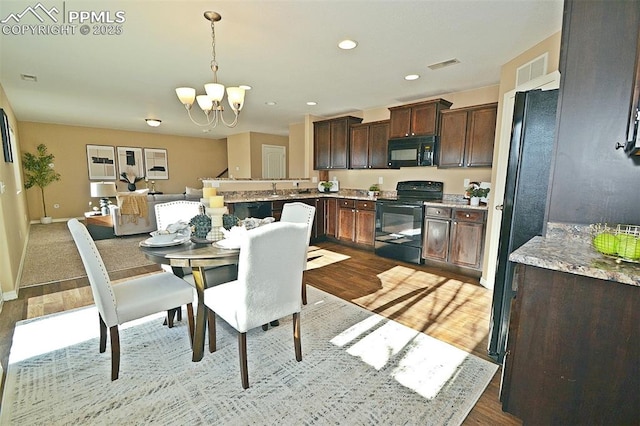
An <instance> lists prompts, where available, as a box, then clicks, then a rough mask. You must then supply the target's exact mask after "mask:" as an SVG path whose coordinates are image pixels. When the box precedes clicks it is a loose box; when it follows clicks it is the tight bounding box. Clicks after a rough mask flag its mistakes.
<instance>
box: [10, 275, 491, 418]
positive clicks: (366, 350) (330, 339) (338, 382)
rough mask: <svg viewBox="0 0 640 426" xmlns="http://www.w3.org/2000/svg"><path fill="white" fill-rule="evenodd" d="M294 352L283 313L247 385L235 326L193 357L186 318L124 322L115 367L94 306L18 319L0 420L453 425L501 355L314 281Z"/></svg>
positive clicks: (253, 339) (252, 337)
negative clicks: (404, 321)
mask: <svg viewBox="0 0 640 426" xmlns="http://www.w3.org/2000/svg"><path fill="white" fill-rule="evenodd" d="M308 299H309V304H308V305H306V306H304V307H303V311H302V349H303V358H302V362H296V361H295V356H294V350H293V341H292V324H291V318H285V319H281V320H280V326H279V327H270V328H269V330H268V331H267V332H263V331H262V329H260V328H257V329H254V330H252V331H250V332H249V333H248V336H247V341H248V352H249V355H248V359H249V382H250V388H249V389H247V390H243V389H242V386H241V383H240V373H239V366H238V349H237V340H236V334H235V331H234V330H232V329H231V328H230V327H229V326H227V325H226V323H224V321H222V320H220V321H217V334H218V339H217V340H218V351H217V352H215V353H209V352H208V351H207V350H205V357H204V359H203V360H202V361H201V362H199V363H193V362H191V354H190V349H189V339H188V336H187V327H186V325H185V324H184V323H181V324H179V325H178V326H176V327H174V328H173V329H168V328H166V327H163V326H162V320H161V318H160V317H159V316H153V317H147V318H146V319H144V320H143V321H138V322H135V323H131V324H130V326H129V327H127V328H124V327H121V332H120V339H121V354H122V355H121V368H120V378H119V379H118V380H116V381H115V382H111V381H110V380H109V378H110V374H109V372H110V355H109V349H107V352H106V353H105V354H99V353H98V339H97V332H98V326H97V313H96V311H95V307H89V308H81V309H77V310H75V311H70V312H66V313H62V314H56V315H51V316H47V317H42V318H38V319H33V320H25V321H22V322H20V323H18V325H17V326H16V330H15V334H14V338H13V346H12V348H11V355H10V359H9V367H8V371H7V379H6V384H5V392H4V396H3V400H2V409H1V411H0V424H11V425H33V424H46V425H67V424H68V425H77V424H83V425H84V424H105V425H106V424H137V425H141V424H221V425H250V424H251V425H253V424H261V425H262V424H264V425H281V424H307V425H327V424H332V425H336V424H348V425H371V424H381V425H382V424H385V425H388V424H420V425H458V424H461V423H462V421H463V420H464V418H465V417H466V416H467V414H468V413H469V411H470V410H471V408H472V407H473V406H474V404H475V403H476V402H477V400H478V398H479V397H480V395H481V394H482V392H483V391H484V389H485V388H486V386H487V384H488V383H489V381H490V380H491V378H492V377H493V375H494V374H495V372H496V371H497V366H496V365H494V364H492V363H490V362H488V361H485V360H482V359H480V358H478V357H476V356H474V355H470V354H468V353H466V352H464V351H461V350H459V349H457V348H455V347H453V346H451V345H449V344H446V343H443V342H441V341H439V340H436V339H433V338H431V337H429V336H427V335H425V334H422V333H419V332H417V331H414V330H412V329H410V328H407V327H405V326H403V325H400V324H398V323H396V322H394V321H392V320H388V319H385V318H384V317H381V316H379V315H376V314H372V313H371V312H368V311H366V310H364V309H361V308H359V307H357V306H355V305H353V304H350V303H348V302H345V301H343V300H341V299H339V298H336V297H334V296H332V295H329V294H327V293H324V292H322V291H320V290H317V289H314V288H312V287H309V288H308Z"/></svg>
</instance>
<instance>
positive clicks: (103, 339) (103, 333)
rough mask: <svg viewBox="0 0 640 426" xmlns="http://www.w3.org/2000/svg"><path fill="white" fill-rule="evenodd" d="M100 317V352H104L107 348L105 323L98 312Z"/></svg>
mask: <svg viewBox="0 0 640 426" xmlns="http://www.w3.org/2000/svg"><path fill="white" fill-rule="evenodd" d="M98 318H99V319H100V353H104V351H106V350H107V324H105V323H104V321H103V320H102V316H100V314H98Z"/></svg>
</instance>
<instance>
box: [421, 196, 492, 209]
mask: <svg viewBox="0 0 640 426" xmlns="http://www.w3.org/2000/svg"><path fill="white" fill-rule="evenodd" d="M424 205H425V206H429V207H452V208H458V209H461V208H462V209H471V210H484V211H487V205H486V204H482V203H481V204H480V205H479V206H472V205H470V204H469V200H447V199H444V200H442V202H440V201H438V202H433V201H425V202H424Z"/></svg>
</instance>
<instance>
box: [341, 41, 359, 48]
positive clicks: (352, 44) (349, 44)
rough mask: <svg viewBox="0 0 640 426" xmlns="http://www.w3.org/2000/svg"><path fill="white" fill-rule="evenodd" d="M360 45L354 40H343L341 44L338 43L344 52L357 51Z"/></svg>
mask: <svg viewBox="0 0 640 426" xmlns="http://www.w3.org/2000/svg"><path fill="white" fill-rule="evenodd" d="M357 45H358V42H357V41H354V40H349V39H347V40H342V41H341V42H340V43H338V47H339V48H340V49H342V50H351V49H355V47H356V46H357Z"/></svg>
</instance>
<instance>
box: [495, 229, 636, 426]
mask: <svg viewBox="0 0 640 426" xmlns="http://www.w3.org/2000/svg"><path fill="white" fill-rule="evenodd" d="M510 260H511V261H512V262H516V263H518V266H517V268H516V279H515V285H516V286H517V289H516V297H515V301H514V307H513V313H512V316H511V322H510V324H509V335H508V340H507V355H506V356H505V364H504V370H503V374H504V376H503V385H502V389H501V401H502V403H503V409H504V410H505V411H507V412H510V413H512V414H515V415H516V416H518V417H520V418H521V419H523V421H524V422H525V423H531V424H551V423H554V424H632V423H634V422H637V420H638V418H640V413H639V407H640V405H639V404H638V402H639V401H638V389H640V375H639V374H638V359H640V329H639V328H638V324H640V264H638V263H631V262H621V263H618V262H616V260H615V259H613V258H610V257H607V256H604V255H602V254H600V253H598V252H597V251H596V250H595V249H593V248H592V246H591V234H590V233H589V231H588V228H587V226H586V225H566V224H552V223H549V224H548V226H547V233H546V237H535V238H533V239H532V240H530V241H529V242H527V243H526V244H524V245H523V246H522V247H520V248H519V249H518V250H516V251H514V252H513V253H512V254H511V256H510Z"/></svg>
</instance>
